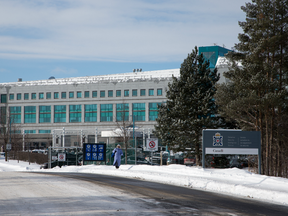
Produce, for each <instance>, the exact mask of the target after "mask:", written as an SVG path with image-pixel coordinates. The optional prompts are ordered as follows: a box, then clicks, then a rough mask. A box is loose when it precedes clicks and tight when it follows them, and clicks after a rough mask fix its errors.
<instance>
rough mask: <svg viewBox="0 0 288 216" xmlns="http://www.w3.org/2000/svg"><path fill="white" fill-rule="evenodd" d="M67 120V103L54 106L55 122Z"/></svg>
mask: <svg viewBox="0 0 288 216" xmlns="http://www.w3.org/2000/svg"><path fill="white" fill-rule="evenodd" d="M61 122H64V123H65V122H66V105H55V106H54V123H61Z"/></svg>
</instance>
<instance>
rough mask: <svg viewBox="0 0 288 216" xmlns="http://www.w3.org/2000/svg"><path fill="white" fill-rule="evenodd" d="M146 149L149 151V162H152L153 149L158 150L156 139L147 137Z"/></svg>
mask: <svg viewBox="0 0 288 216" xmlns="http://www.w3.org/2000/svg"><path fill="white" fill-rule="evenodd" d="M146 150H147V151H151V164H152V163H153V153H152V152H153V151H158V139H157V138H148V139H147V140H146Z"/></svg>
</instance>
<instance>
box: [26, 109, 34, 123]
mask: <svg viewBox="0 0 288 216" xmlns="http://www.w3.org/2000/svg"><path fill="white" fill-rule="evenodd" d="M24 123H36V106H25V107H24Z"/></svg>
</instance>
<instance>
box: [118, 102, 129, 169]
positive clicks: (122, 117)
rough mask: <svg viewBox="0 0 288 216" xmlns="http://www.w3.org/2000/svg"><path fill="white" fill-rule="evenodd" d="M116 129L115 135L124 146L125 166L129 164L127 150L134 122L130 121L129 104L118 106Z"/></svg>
mask: <svg viewBox="0 0 288 216" xmlns="http://www.w3.org/2000/svg"><path fill="white" fill-rule="evenodd" d="M116 106H117V107H116V129H115V130H114V131H113V133H114V134H115V135H116V136H117V138H116V140H117V141H118V142H122V143H123V144H124V150H125V164H127V150H128V147H132V146H130V145H129V140H130V139H131V134H132V133H131V132H132V130H131V129H132V127H133V126H132V125H133V120H130V119H129V104H128V103H125V102H124V101H123V103H121V104H117V105H116Z"/></svg>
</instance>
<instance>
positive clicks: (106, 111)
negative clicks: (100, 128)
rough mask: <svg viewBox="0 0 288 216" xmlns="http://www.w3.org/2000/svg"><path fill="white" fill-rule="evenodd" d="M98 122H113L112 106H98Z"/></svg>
mask: <svg viewBox="0 0 288 216" xmlns="http://www.w3.org/2000/svg"><path fill="white" fill-rule="evenodd" d="M100 121H101V122H112V121H113V104H101V105H100Z"/></svg>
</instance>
